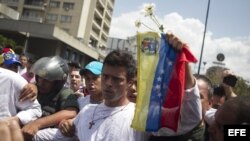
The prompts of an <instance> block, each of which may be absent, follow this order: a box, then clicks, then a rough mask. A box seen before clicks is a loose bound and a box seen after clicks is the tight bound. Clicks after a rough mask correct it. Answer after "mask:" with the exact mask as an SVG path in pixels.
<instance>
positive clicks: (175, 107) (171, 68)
mask: <svg viewBox="0 0 250 141" xmlns="http://www.w3.org/2000/svg"><path fill="white" fill-rule="evenodd" d="M158 39H159V37H158V34H157V33H153V32H147V33H138V35H137V44H138V49H137V52H138V56H137V60H138V72H137V73H138V74H137V75H138V76H137V82H138V83H137V93H138V95H137V101H136V110H135V115H134V119H133V122H132V125H131V126H132V127H133V128H134V129H137V130H140V131H158V130H159V129H160V128H161V127H167V128H170V129H172V130H174V131H177V128H178V120H179V114H180V106H181V101H182V97H183V94H184V84H185V63H186V62H196V58H195V57H194V56H193V55H192V54H191V53H190V52H189V50H188V49H187V47H184V48H183V49H182V52H181V53H177V52H176V51H175V50H174V49H173V48H172V47H170V45H169V43H168V41H167V39H166V35H165V34H161V39H160V44H159V41H158ZM159 46H160V47H159Z"/></svg>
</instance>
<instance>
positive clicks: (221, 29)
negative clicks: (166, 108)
mask: <svg viewBox="0 0 250 141" xmlns="http://www.w3.org/2000/svg"><path fill="white" fill-rule="evenodd" d="M147 3H152V4H154V5H155V15H156V16H157V19H158V20H159V21H160V23H162V24H163V25H164V27H165V31H171V32H173V33H174V34H175V35H177V36H178V37H179V38H180V39H182V40H183V41H184V42H186V43H187V44H188V45H189V47H190V49H191V50H192V52H193V53H194V55H195V56H196V57H197V59H199V58H200V52H201V46H202V37H203V32H204V26H205V17H206V11H207V5H208V0H116V1H115V7H114V11H113V17H112V23H111V28H110V34H109V36H110V37H116V38H122V39H126V38H127V37H130V36H134V35H135V34H136V31H140V32H144V31H148V29H146V28H143V27H141V28H139V29H138V28H136V27H135V21H136V20H138V19H139V20H140V21H142V22H143V23H145V24H146V25H148V26H150V27H152V28H154V29H155V30H157V27H156V26H155V24H154V23H153V22H152V21H151V20H150V19H149V18H148V17H145V16H144V15H143V14H142V12H141V11H142V9H143V5H144V4H147ZM249 7H250V1H249V0H211V3H210V12H209V17H208V25H207V34H206V40H205V45H204V52H203V58H202V62H207V64H206V65H205V69H204V65H202V69H201V73H204V70H206V68H208V67H210V66H211V65H214V64H213V61H216V56H217V54H218V53H223V54H225V61H224V62H223V63H225V64H226V67H228V68H230V69H231V70H232V71H233V72H235V73H236V74H237V75H239V76H241V77H243V78H244V79H247V80H250V75H249V74H250V14H249V13H250V8H249ZM202 64H203V63H202ZM192 68H193V69H194V72H197V70H198V63H197V64H196V65H194V66H193V67H192Z"/></svg>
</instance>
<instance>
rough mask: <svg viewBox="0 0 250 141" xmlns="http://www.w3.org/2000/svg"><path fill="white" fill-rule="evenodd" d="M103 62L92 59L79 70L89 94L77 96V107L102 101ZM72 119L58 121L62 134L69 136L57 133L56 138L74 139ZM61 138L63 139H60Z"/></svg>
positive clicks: (80, 107)
mask: <svg viewBox="0 0 250 141" xmlns="http://www.w3.org/2000/svg"><path fill="white" fill-rule="evenodd" d="M102 66H103V64H102V63H101V62H98V61H92V62H90V63H88V64H87V65H86V66H85V68H84V69H81V70H80V72H79V73H80V75H82V76H83V77H84V78H85V82H86V90H87V91H88V93H89V95H87V96H85V97H84V96H81V97H79V98H78V104H79V109H82V108H83V107H85V106H86V105H88V104H94V105H97V104H99V103H101V102H102V100H103V97H102V94H101V72H102ZM73 120H74V119H69V120H64V121H62V122H60V124H59V129H60V131H61V133H62V134H63V135H64V136H67V137H71V138H66V137H64V136H62V135H61V133H58V134H57V136H58V137H57V138H56V139H60V140H64V141H65V140H73V139H74V137H73V136H74V134H75V131H74V127H73ZM62 138H63V139H62Z"/></svg>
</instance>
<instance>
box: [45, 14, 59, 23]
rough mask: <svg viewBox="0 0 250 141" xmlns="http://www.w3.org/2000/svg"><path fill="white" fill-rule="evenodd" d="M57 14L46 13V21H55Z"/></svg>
mask: <svg viewBox="0 0 250 141" xmlns="http://www.w3.org/2000/svg"><path fill="white" fill-rule="evenodd" d="M57 18H58V15H57V14H50V13H48V14H47V15H46V20H47V21H57Z"/></svg>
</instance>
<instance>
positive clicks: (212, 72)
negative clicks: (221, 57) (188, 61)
mask: <svg viewBox="0 0 250 141" xmlns="http://www.w3.org/2000/svg"><path fill="white" fill-rule="evenodd" d="M224 69H225V68H223V67H219V66H212V67H210V68H208V69H207V72H206V76H207V77H208V78H209V79H210V80H211V82H212V84H213V85H217V84H220V83H221V82H222V77H221V75H222V71H223V70H224ZM233 91H234V92H235V93H236V94H237V95H250V85H249V83H247V81H246V80H244V79H243V78H242V77H239V76H238V81H237V83H236V85H235V87H234V88H233Z"/></svg>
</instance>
